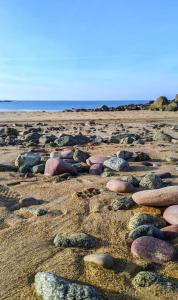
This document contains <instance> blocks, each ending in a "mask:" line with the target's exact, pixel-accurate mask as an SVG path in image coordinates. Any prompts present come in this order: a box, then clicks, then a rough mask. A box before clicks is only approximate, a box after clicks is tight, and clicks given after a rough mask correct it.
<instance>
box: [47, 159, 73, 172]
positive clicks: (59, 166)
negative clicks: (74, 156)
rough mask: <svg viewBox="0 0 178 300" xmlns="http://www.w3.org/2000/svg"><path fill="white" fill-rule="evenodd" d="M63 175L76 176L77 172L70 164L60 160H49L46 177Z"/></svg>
mask: <svg viewBox="0 0 178 300" xmlns="http://www.w3.org/2000/svg"><path fill="white" fill-rule="evenodd" d="M63 173H70V174H74V175H75V174H76V173H77V170H76V169H75V168H74V167H73V166H72V165H71V164H69V163H67V162H65V161H63V160H62V159H58V158H49V159H48V160H47V162H46V165H45V175H46V176H55V175H60V174H63Z"/></svg>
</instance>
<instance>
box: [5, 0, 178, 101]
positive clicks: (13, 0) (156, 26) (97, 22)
mask: <svg viewBox="0 0 178 300" xmlns="http://www.w3.org/2000/svg"><path fill="white" fill-rule="evenodd" d="M176 93H178V0H169V1H168V0H148V1H146V0H0V99H29V100H30V99H32V100H33V99H36V100H41V99H54V100H55V99H59V100H65V99H68V100H76V99H78V100H94V99H96V100H100V99H101V100H119V99H149V100H150V99H153V98H155V97H156V96H159V95H166V96H168V97H169V98H172V97H174V95H175V94H176Z"/></svg>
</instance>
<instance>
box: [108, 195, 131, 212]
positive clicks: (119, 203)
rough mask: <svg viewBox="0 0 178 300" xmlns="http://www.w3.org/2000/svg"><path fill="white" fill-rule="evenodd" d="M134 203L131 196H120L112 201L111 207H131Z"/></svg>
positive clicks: (118, 208)
mask: <svg viewBox="0 0 178 300" xmlns="http://www.w3.org/2000/svg"><path fill="white" fill-rule="evenodd" d="M134 205H135V202H134V201H133V200H132V198H131V197H122V198H120V199H116V200H114V201H113V202H112V206H111V207H112V209H113V210H115V211H117V210H124V209H125V210H126V209H129V208H132V207H133V206H134Z"/></svg>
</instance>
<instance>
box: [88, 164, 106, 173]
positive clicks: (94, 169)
mask: <svg viewBox="0 0 178 300" xmlns="http://www.w3.org/2000/svg"><path fill="white" fill-rule="evenodd" d="M102 172H103V164H94V165H92V166H91V167H90V170H89V173H90V174H91V175H100V174H101V173H102Z"/></svg>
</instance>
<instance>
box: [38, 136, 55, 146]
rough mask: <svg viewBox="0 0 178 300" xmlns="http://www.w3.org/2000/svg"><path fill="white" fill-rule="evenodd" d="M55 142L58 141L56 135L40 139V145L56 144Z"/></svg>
mask: <svg viewBox="0 0 178 300" xmlns="http://www.w3.org/2000/svg"><path fill="white" fill-rule="evenodd" d="M55 140H56V136H55V135H42V136H41V137H40V138H39V144H41V145H46V144H49V143H52V142H54V141H55Z"/></svg>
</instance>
